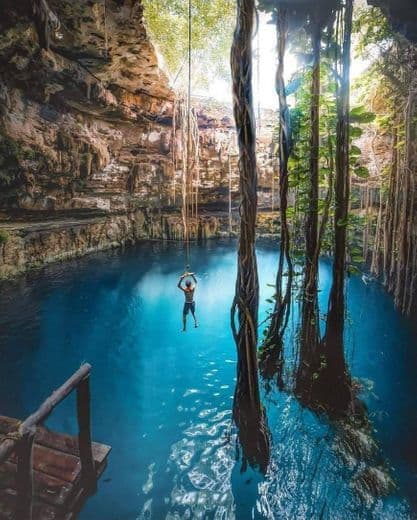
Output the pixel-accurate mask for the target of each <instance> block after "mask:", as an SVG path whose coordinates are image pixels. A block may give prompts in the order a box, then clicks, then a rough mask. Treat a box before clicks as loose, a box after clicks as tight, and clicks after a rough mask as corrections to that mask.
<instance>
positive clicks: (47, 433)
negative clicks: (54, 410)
mask: <svg viewBox="0 0 417 520" xmlns="http://www.w3.org/2000/svg"><path fill="white" fill-rule="evenodd" d="M18 427H19V421H18V420H17V419H12V418H10V417H5V416H2V415H0V434H2V435H0V442H1V439H2V436H3V435H4V434H7V433H11V432H13V431H16V429H17V428H18ZM35 443H36V444H41V445H43V446H45V447H47V448H53V449H54V450H57V451H63V452H64V453H69V454H71V455H75V456H79V450H78V439H77V437H74V436H72V435H67V434H65V433H58V432H53V431H51V430H48V429H47V428H45V427H44V426H38V428H37V430H36V436H35ZM92 448H93V458H94V460H95V462H96V463H98V464H101V463H102V462H103V461H104V459H105V458H106V457H107V456H108V454H109V452H110V450H111V447H110V446H107V445H106V444H101V443H98V442H93V443H92Z"/></svg>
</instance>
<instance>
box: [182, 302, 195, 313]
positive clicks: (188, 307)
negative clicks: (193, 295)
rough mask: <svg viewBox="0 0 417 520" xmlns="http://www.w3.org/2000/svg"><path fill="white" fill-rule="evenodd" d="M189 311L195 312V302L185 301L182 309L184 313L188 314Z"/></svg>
mask: <svg viewBox="0 0 417 520" xmlns="http://www.w3.org/2000/svg"><path fill="white" fill-rule="evenodd" d="M188 311H191V313H192V314H194V312H195V302H185V303H184V310H183V311H182V312H183V314H184V315H186V314H188Z"/></svg>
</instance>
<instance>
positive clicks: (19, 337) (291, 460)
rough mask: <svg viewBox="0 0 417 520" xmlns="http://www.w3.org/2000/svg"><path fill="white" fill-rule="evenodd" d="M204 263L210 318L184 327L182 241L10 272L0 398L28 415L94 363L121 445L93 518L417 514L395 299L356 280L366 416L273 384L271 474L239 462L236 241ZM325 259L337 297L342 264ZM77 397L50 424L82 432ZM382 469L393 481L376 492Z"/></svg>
mask: <svg viewBox="0 0 417 520" xmlns="http://www.w3.org/2000/svg"><path fill="white" fill-rule="evenodd" d="M258 264H259V273H260V287H261V307H260V314H261V316H260V321H262V320H263V319H264V318H265V317H266V312H267V309H268V303H267V302H266V299H268V298H270V297H271V293H272V291H273V289H272V288H269V287H268V285H267V284H270V283H273V281H274V273H275V270H276V252H275V248H268V247H264V246H261V247H259V251H258ZM191 267H192V268H193V269H194V270H195V271H196V272H197V274H198V280H199V287H198V294H197V295H196V301H197V309H196V312H197V315H198V318H199V321H200V327H199V328H198V329H194V328H190V330H189V331H187V333H186V334H184V333H182V332H181V314H182V303H183V302H182V299H183V296H182V295H181V294H180V292H179V291H178V289H177V287H176V283H177V281H178V275H179V274H180V273H181V272H182V270H183V268H184V253H183V249H182V248H181V247H178V246H177V245H176V244H160V243H149V244H141V245H140V246H138V247H132V248H127V249H126V250H125V251H117V252H106V253H100V254H97V255H92V256H90V257H86V258H83V259H80V260H73V261H70V262H67V263H65V264H57V265H53V266H50V267H48V268H46V269H44V270H42V271H37V272H33V273H30V274H28V275H26V276H24V277H21V278H19V279H17V280H15V281H11V282H7V283H5V284H1V286H0V307H1V309H2V312H1V315H0V361H1V362H0V408H1V410H0V413H3V414H7V415H11V416H14V417H17V418H22V417H25V416H27V415H28V413H30V412H31V411H33V410H34V409H35V408H36V407H37V406H38V404H39V403H40V402H41V400H42V399H43V398H44V397H45V396H47V395H49V393H50V391H51V390H52V389H53V388H56V387H57V386H59V384H60V383H62V381H63V380H64V379H65V378H66V377H67V376H68V375H69V374H70V373H71V372H72V371H73V369H75V368H77V367H78V366H79V364H80V363H81V362H82V361H88V362H90V363H91V364H92V365H93V373H92V381H91V390H92V414H93V437H94V439H95V440H98V441H101V442H105V443H108V444H111V445H112V447H113V450H112V453H111V457H110V460H109V466H108V468H107V470H106V472H105V474H104V476H103V479H102V480H101V481H100V485H99V490H98V493H97V495H95V496H94V497H92V498H91V499H90V500H89V502H88V503H87V505H86V507H85V509H84V510H83V511H82V513H81V515H80V518H81V520H115V519H116V518H117V519H126V520H133V519H137V518H155V519H159V518H168V519H170V520H172V519H182V518H184V519H186V518H222V519H234V518H236V519H238V520H246V519H250V518H263V519H268V520H269V519H271V520H272V519H275V518H279V519H280V520H281V519H284V520H293V519H294V518H303V519H304V518H306V519H318V518H323V519H332V520H338V519H343V520H356V519H358V518H364V519H368V518H369V519H375V520H380V519H382V520H392V519H394V518H395V519H396V520H397V519H399V520H408V519H412V518H415V517H416V515H415V511H416V505H417V493H416V491H415V490H416V489H417V459H416V456H415V449H414V447H415V438H416V436H417V417H416V416H415V414H414V413H412V412H410V411H412V410H415V409H417V381H416V378H415V367H416V366H417V349H416V344H415V338H414V336H413V335H412V333H411V331H409V330H408V324H407V322H406V320H403V319H402V318H401V317H400V316H398V314H397V313H396V312H395V311H394V309H393V306H392V302H391V299H390V298H389V297H388V296H386V295H385V294H384V293H383V292H382V291H381V290H380V288H379V287H378V286H369V285H368V286H365V285H364V284H363V283H362V282H361V280H360V279H359V278H356V277H352V278H351V279H350V281H349V288H348V306H349V312H350V320H351V321H352V326H350V327H349V328H348V330H347V338H346V344H347V351H346V355H347V359H348V364H349V367H350V370H351V373H352V377H353V378H354V380H355V381H356V380H357V381H358V386H359V389H360V392H359V396H360V398H361V399H362V400H363V401H364V403H365V404H366V407H367V414H368V417H369V421H368V423H367V424H365V425H363V426H361V425H359V426H358V425H349V424H348V425H345V424H340V425H339V424H336V426H335V425H331V424H330V423H329V422H328V421H327V420H325V419H324V418H322V417H320V416H317V415H316V414H314V413H312V412H311V411H310V410H306V409H303V408H302V407H301V406H300V404H299V403H298V402H297V400H296V399H295V398H294V397H292V396H291V395H289V394H288V393H286V392H279V391H277V390H274V389H272V390H271V391H270V392H269V393H268V394H265V395H263V396H262V398H263V399H262V400H263V403H264V407H265V414H266V416H267V418H268V428H269V431H270V447H271V450H270V462H269V465H268V468H267V470H266V473H265V474H264V475H263V474H262V472H260V471H256V470H253V469H252V468H251V467H250V466H249V465H247V466H245V465H243V466H242V462H243V455H242V450H241V449H240V444H239V442H238V441H237V434H236V432H233V434H232V435H231V440H230V442H228V440H227V437H228V435H229V436H230V425H231V421H232V403H233V398H234V388H235V385H236V377H235V376H236V350H235V345H234V342H233V338H232V335H231V332H230V322H229V319H230V303H231V300H232V296H233V294H234V281H235V275H236V254H235V248H234V246H233V245H231V244H230V243H228V242H211V243H208V244H206V245H202V246H197V245H194V246H193V249H192V266H191ZM320 269H321V270H320V280H321V284H322V288H323V292H321V293H320V296H319V298H320V300H321V301H322V305H325V304H326V303H327V289H326V288H327V287H328V286H329V280H330V269H329V265H327V264H326V263H325V262H323V263H322V264H321V268H320ZM323 308H324V307H323ZM295 318H296V317H293V318H292V319H293V320H294V321H295ZM288 334H289V336H288V340H287V341H286V347H285V348H286V351H285V359H286V360H287V359H289V360H290V359H295V357H296V352H295V349H294V339H295V338H294V337H292V336H291V335H292V334H293V330H292V328H291V326H290V327H289V333H288ZM285 372H286V375H287V376H288V375H289V374H290V373H291V364H288V365H287V363H286V365H285ZM23 382H24V383H23ZM74 406H75V404H74V402H73V401H71V399H70V400H69V401H68V402H64V403H62V407H60V408H58V409H57V411H56V414H54V415H53V416H52V417H51V419H50V421H49V422H48V425H49V426H50V427H51V428H54V429H56V430H58V431H65V432H68V433H76V421H75V417H74V413H73V412H74ZM242 469H243V472H242ZM387 470H389V471H388V474H389V476H387V475H386V471H387ZM390 480H393V481H394V482H395V483H396V485H397V488H396V489H393V488H392V487H391V484H390ZM381 483H383V485H387V486H388V487H389V490H387V493H388V494H386V496H376V495H378V493H379V491H378V489H379V485H380V484H381ZM361 493H362V497H361V496H360V494H361ZM369 497H371V498H369Z"/></svg>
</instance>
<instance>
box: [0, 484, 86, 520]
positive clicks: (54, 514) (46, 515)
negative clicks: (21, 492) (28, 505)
mask: <svg viewBox="0 0 417 520" xmlns="http://www.w3.org/2000/svg"><path fill="white" fill-rule="evenodd" d="M15 509H16V491H15V490H13V489H6V490H1V491H0V518H1V519H2V520H16V515H15ZM75 518H76V517H75V515H74V513H73V512H72V511H63V510H61V509H60V508H57V507H54V506H52V505H50V504H46V503H45V502H42V501H41V500H38V499H35V500H34V502H33V519H34V520H73V519H74V520H75Z"/></svg>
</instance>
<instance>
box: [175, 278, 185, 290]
mask: <svg viewBox="0 0 417 520" xmlns="http://www.w3.org/2000/svg"><path fill="white" fill-rule="evenodd" d="M184 278H185V276H184V275H181V276H180V279H179V280H178V285H177V287H178V289H181V291H183V290H184V287H183V286H182V285H181V284H182V281H183V280H184Z"/></svg>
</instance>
